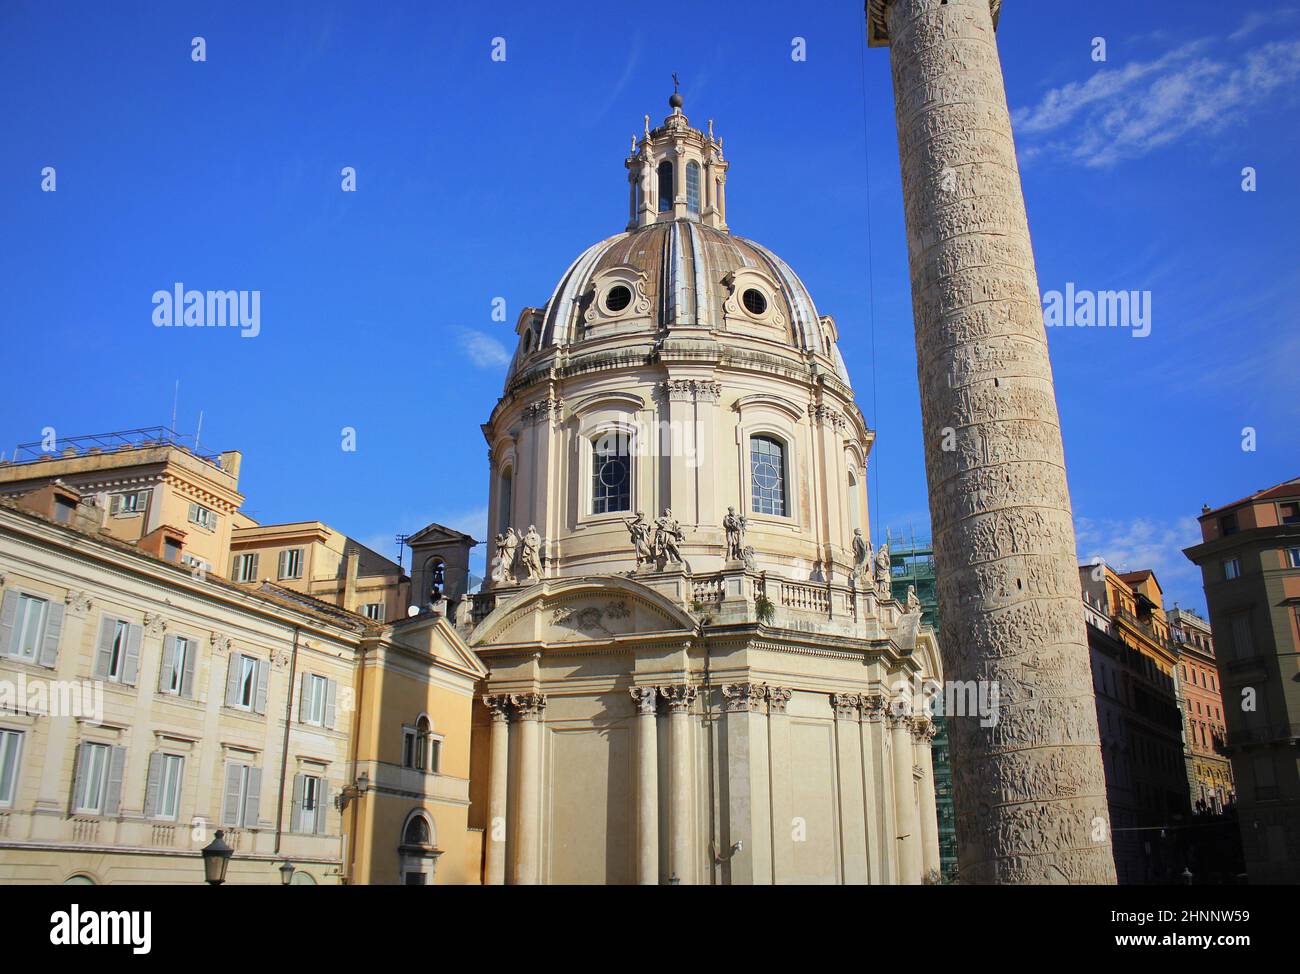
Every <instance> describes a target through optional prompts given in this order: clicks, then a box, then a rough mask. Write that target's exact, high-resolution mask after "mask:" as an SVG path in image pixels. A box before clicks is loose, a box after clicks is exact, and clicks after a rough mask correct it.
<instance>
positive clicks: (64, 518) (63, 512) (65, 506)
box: [54, 497, 77, 524]
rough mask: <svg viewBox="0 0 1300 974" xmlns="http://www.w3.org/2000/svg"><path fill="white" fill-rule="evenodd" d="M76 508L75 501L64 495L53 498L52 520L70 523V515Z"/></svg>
mask: <svg viewBox="0 0 1300 974" xmlns="http://www.w3.org/2000/svg"><path fill="white" fill-rule="evenodd" d="M76 510H77V504H76V502H75V501H71V500H69V499H68V498H66V497H56V498H54V520H56V521H58V522H59V523H60V524H69V523H71V521H72V515H73V514H74V513H75V512H76Z"/></svg>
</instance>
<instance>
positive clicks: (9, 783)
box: [0, 730, 23, 807]
mask: <svg viewBox="0 0 1300 974" xmlns="http://www.w3.org/2000/svg"><path fill="white" fill-rule="evenodd" d="M22 755H23V734H22V731H11V730H0V806H4V807H7V806H9V805H12V804H13V803H14V793H15V792H16V791H17V790H18V762H19V760H20V759H21V758H22Z"/></svg>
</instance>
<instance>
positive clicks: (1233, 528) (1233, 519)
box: [1219, 514, 1237, 538]
mask: <svg viewBox="0 0 1300 974" xmlns="http://www.w3.org/2000/svg"><path fill="white" fill-rule="evenodd" d="M1236 533H1237V515H1236V514H1225V515H1223V517H1221V518H1219V534H1220V535H1222V536H1223V537H1225V538H1226V537H1227V536H1228V535H1230V534H1236Z"/></svg>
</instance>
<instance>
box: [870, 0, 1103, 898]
mask: <svg viewBox="0 0 1300 974" xmlns="http://www.w3.org/2000/svg"><path fill="white" fill-rule="evenodd" d="M998 5H999V4H998V3H997V0H991V3H983V2H977V0H964V2H960V3H958V2H951V3H943V4H940V3H936V2H934V0H870V2H869V3H868V31H869V36H870V39H871V43H872V44H874V45H879V44H888V45H889V46H890V62H891V66H892V71H893V81H894V100H895V108H896V113H897V122H898V144H899V158H900V163H901V170H902V180H903V199H904V207H905V217H906V225H907V241H908V254H909V258H910V265H911V279H912V308H913V317H914V323H915V330H916V348H917V372H918V377H919V380H920V386H921V413H922V425H923V430H924V437H925V457H926V474H927V480H928V483H929V490H930V511H931V515H932V521H933V540H934V559H935V567H936V571H937V576H938V577H937V581H938V588H939V612H940V616H941V622H942V628H943V634H944V638H943V640H942V650H943V656H944V660H943V662H944V677H945V679H947V680H953V681H961V682H967V681H970V682H971V683H972V685H976V684H978V685H980V686H982V687H985V686H989V685H996V686H999V687H1001V703H1000V712H999V713H998V714H997V715H996V718H997V719H996V720H993V721H988V720H979V719H976V718H975V717H974V716H956V717H954V719H953V720H952V721H951V722H950V724H949V737H950V744H951V751H952V758H953V774H954V798H955V802H956V805H957V812H958V815H957V832H958V835H957V840H958V850H959V853H960V856H961V864H960V866H961V878H962V881H963V882H966V883H1056V882H1064V883H1113V882H1114V881H1115V869H1114V862H1113V859H1112V857H1111V849H1110V841H1109V818H1108V815H1107V809H1106V791H1105V779H1104V776H1103V772H1102V765H1101V756H1100V748H1099V744H1098V735H1097V716H1096V708H1095V701H1094V697H1093V692H1092V684H1091V668H1090V663H1089V657H1088V646H1087V640H1086V634H1085V630H1084V623H1083V617H1082V615H1081V613H1080V612H1079V581H1078V574H1077V563H1076V553H1075V540H1074V527H1073V522H1072V515H1071V506H1070V495H1069V489H1068V486H1067V483H1066V476H1065V457H1064V450H1063V448H1062V444H1061V431H1060V420H1059V417H1058V414H1057V409H1056V399H1055V393H1054V389H1053V384H1052V370H1051V363H1050V362H1049V360H1048V354H1047V339H1046V334H1045V332H1044V329H1043V313H1042V305H1041V303H1040V298H1039V285H1038V276H1037V272H1036V270H1035V267H1034V258H1033V251H1032V248H1031V246H1030V240H1029V224H1028V219H1027V217H1026V215H1025V204H1024V196H1023V193H1022V190H1021V186H1020V174H1019V169H1018V166H1017V162H1016V153H1015V144H1014V141H1013V139H1012V132H1011V119H1010V114H1009V112H1008V110H1007V100H1006V90H1005V86H1004V83H1003V78H1002V66H1001V63H1000V61H999V58H998V49H997V41H996V38H995V35H994V18H993V11H992V8H993V7H997V6H998ZM954 433H955V437H954ZM954 443H955V449H954V448H952V447H953V445H954ZM1044 674H1051V678H1050V679H1044ZM1026 687H1034V688H1035V689H1036V691H1037V692H1035V693H1032V694H1031V693H1029V692H1028V691H1027V690H1026V689H1025V688H1026ZM909 750H910V748H909ZM1041 782H1048V783H1050V788H1047V787H1044V786H1043V784H1041Z"/></svg>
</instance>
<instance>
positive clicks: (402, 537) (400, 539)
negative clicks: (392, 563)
mask: <svg viewBox="0 0 1300 974" xmlns="http://www.w3.org/2000/svg"><path fill="white" fill-rule="evenodd" d="M409 537H410V535H409V534H399V535H398V536H397V538H396V539H395V540H396V541H397V567H398V568H401V567H402V557H403V555H402V549H403V548H404V547H405V546H406V539H407V538H409ZM411 567H412V568H414V567H415V566H414V565H412V566H411Z"/></svg>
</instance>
